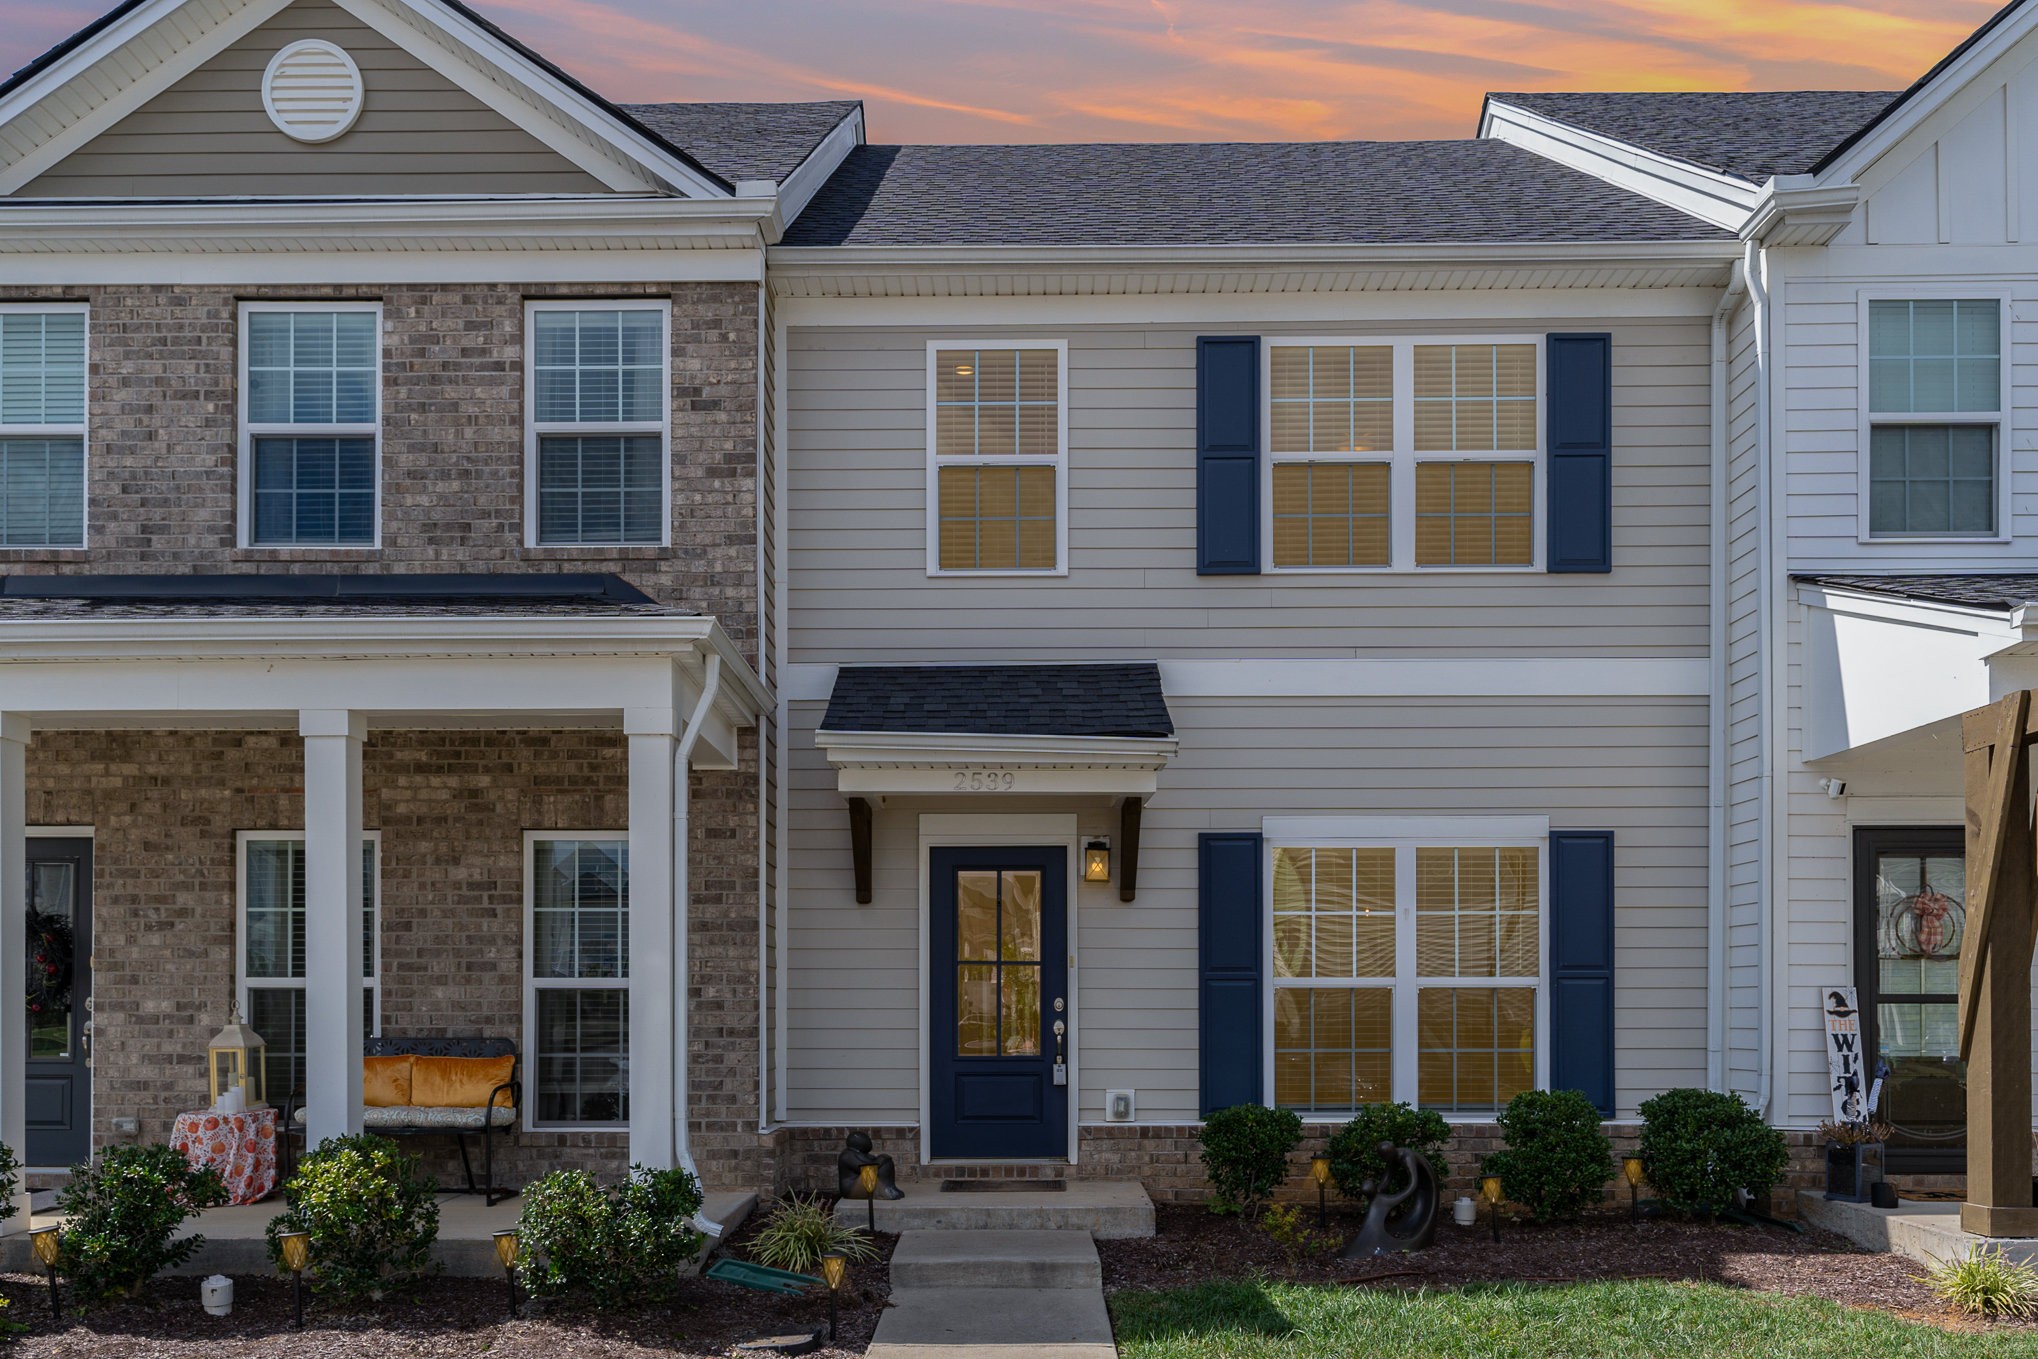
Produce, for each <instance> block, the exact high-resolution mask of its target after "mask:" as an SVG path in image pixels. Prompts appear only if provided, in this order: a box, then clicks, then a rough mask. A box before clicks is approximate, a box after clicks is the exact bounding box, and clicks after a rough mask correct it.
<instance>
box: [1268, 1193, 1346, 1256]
mask: <svg viewBox="0 0 2038 1359" xmlns="http://www.w3.org/2000/svg"><path fill="white" fill-rule="evenodd" d="M1260 1230H1261V1231H1263V1232H1265V1233H1266V1234H1267V1236H1268V1238H1269V1239H1270V1240H1271V1241H1273V1243H1274V1244H1275V1245H1277V1246H1279V1247H1280V1248H1281V1254H1282V1256H1283V1257H1284V1258H1285V1259H1286V1260H1287V1261H1288V1268H1290V1269H1294V1268H1295V1267H1297V1266H1298V1265H1300V1264H1301V1263H1302V1262H1303V1261H1304V1260H1307V1259H1309V1258H1310V1257H1311V1256H1314V1255H1325V1254H1328V1253H1329V1252H1330V1251H1333V1250H1335V1249H1337V1247H1338V1246H1339V1245H1341V1244H1343V1242H1344V1238H1343V1237H1341V1236H1339V1235H1338V1234H1337V1233H1336V1232H1334V1231H1331V1230H1329V1229H1328V1228H1320V1227H1318V1226H1317V1225H1316V1211H1315V1210H1314V1209H1311V1208H1303V1207H1301V1206H1300V1205H1298V1204H1293V1203H1276V1204H1273V1205H1271V1206H1270V1207H1269V1208H1268V1209H1267V1211H1266V1212H1265V1213H1263V1214H1261V1215H1260Z"/></svg>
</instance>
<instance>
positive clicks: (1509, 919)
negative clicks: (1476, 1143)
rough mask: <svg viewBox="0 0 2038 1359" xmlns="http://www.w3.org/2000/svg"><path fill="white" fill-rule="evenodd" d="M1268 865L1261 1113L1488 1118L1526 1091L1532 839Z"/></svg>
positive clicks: (1402, 844) (1530, 1059)
mask: <svg viewBox="0 0 2038 1359" xmlns="http://www.w3.org/2000/svg"><path fill="white" fill-rule="evenodd" d="M1268 853H1269V859H1270V864H1269V870H1270V890H1269V898H1270V902H1271V906H1272V912H1271V920H1272V926H1271V928H1272V939H1271V945H1270V950H1269V957H1270V961H1271V964H1272V969H1271V970H1272V988H1271V989H1272V1012H1273V1013H1272V1033H1271V1041H1270V1045H1271V1049H1272V1052H1271V1056H1272V1084H1273V1091H1272V1095H1273V1101H1274V1103H1276V1104H1278V1105H1280V1106H1282V1107H1284V1108H1290V1109H1295V1110H1297V1111H1299V1112H1302V1113H1307V1114H1318V1115H1326V1116H1330V1115H1337V1116H1347V1115H1349V1114H1350V1113H1351V1112H1352V1111H1353V1110H1355V1109H1357V1108H1358V1107H1359V1106H1361V1105H1366V1104H1379V1103H1383V1102H1388V1101H1394V1100H1400V1101H1406V1102H1409V1103H1414V1104H1419V1105H1421V1106H1422V1107H1424V1108H1429V1109H1436V1110H1440V1111H1443V1112H1448V1113H1475V1114H1490V1113H1492V1112H1494V1111H1496V1110H1498V1109H1500V1108H1502V1107H1503V1106H1505V1105H1506V1103H1507V1102H1508V1100H1510V1099H1512V1098H1513V1097H1514V1096H1515V1095H1517V1094H1519V1093H1520V1092H1521V1091H1523V1090H1527V1089H1532V1088H1534V1087H1535V1084H1536V1065H1537V1056H1538V1049H1539V1040H1538V1023H1539V1020H1538V1015H1537V998H1538V993H1539V991H1540V988H1541V984H1542V982H1541V974H1542V931H1543V923H1542V921H1543V901H1542V898H1543V890H1542V848H1541V844H1540V842H1539V841H1538V842H1535V843H1520V844H1477V845H1475V844H1464V845H1457V844H1446V843H1437V842H1433V841H1429V840H1425V839H1406V840H1397V841H1393V842H1384V841H1379V842H1347V843H1328V842H1319V843H1316V844H1310V845H1299V844H1275V845H1273V846H1272V847H1271V848H1270V850H1269V852H1268Z"/></svg>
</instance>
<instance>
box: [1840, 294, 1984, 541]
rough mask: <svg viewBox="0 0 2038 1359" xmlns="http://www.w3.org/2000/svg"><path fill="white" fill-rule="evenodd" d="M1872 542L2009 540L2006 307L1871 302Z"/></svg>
mask: <svg viewBox="0 0 2038 1359" xmlns="http://www.w3.org/2000/svg"><path fill="white" fill-rule="evenodd" d="M1866 319H1867V325H1868V382H1867V386H1868V401H1867V406H1868V466H1867V469H1866V476H1865V480H1866V483H1867V492H1868V516H1867V525H1866V528H1865V531H1864V533H1863V536H1864V537H1867V538H1925V539H1935V538H1936V539H1947V538H1978V539H1990V538H1999V537H2002V536H2004V528H2005V526H2004V523H2003V515H2004V492H2005V490H2006V478H2005V477H2004V476H2003V471H2002V447H2003V436H2002V429H2003V393H2004V389H2005V382H2004V373H2003V303H2002V301H2001V300H2000V299H1997V298H1964V299H1937V298H1934V299H1907V298H1904V299H1897V298H1878V299H1872V300H1870V301H1868V303H1867V318H1866Z"/></svg>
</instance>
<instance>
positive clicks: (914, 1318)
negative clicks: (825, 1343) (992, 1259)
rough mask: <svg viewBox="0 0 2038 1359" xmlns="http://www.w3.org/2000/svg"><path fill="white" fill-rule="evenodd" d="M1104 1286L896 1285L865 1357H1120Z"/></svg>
mask: <svg viewBox="0 0 2038 1359" xmlns="http://www.w3.org/2000/svg"><path fill="white" fill-rule="evenodd" d="M1117 1353H1118V1347H1117V1346H1116V1345H1115V1344H1114V1343H1113V1342H1112V1339H1111V1314H1110V1312H1109V1311H1108V1310H1106V1308H1105V1306H1104V1290H1103V1289H1101V1288H1050V1289H1031V1288H900V1287H897V1286H896V1284H895V1285H894V1287H893V1288H892V1298H891V1306H889V1307H887V1308H885V1313H884V1316H883V1317H882V1318H880V1319H879V1321H878V1326H877V1334H876V1335H875V1336H873V1337H872V1338H871V1344H870V1349H869V1350H867V1351H866V1352H865V1356H864V1359H1022V1357H1023V1359H1115V1356H1116V1355H1117Z"/></svg>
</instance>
